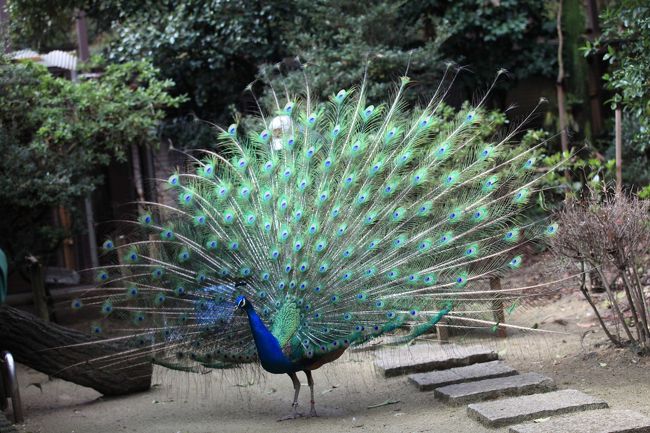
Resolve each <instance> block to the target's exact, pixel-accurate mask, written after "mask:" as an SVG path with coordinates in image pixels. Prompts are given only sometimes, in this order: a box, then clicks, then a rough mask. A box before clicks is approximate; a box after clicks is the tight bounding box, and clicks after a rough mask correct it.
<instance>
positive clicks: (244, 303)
mask: <svg viewBox="0 0 650 433" xmlns="http://www.w3.org/2000/svg"><path fill="white" fill-rule="evenodd" d="M237 306H238V307H239V308H244V307H245V306H246V299H245V298H241V299H240V300H239V302H238V303H237Z"/></svg>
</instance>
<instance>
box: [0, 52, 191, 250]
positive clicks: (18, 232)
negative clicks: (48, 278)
mask: <svg viewBox="0 0 650 433" xmlns="http://www.w3.org/2000/svg"><path fill="white" fill-rule="evenodd" d="M157 73H158V71H157V70H156V69H155V68H154V67H153V66H151V65H150V64H149V63H146V62H127V63H124V64H120V65H111V66H109V67H107V68H106V71H105V73H104V75H103V76H102V77H101V78H99V79H98V80H92V81H82V82H80V83H74V82H72V81H70V80H66V79H63V78H57V77H54V76H53V75H51V74H50V73H49V72H48V71H47V69H45V68H44V67H42V66H40V65H36V64H33V63H26V64H15V65H14V64H7V63H6V62H5V61H4V60H3V61H2V63H0V154H2V156H3V157H2V158H0V172H2V173H3V176H1V177H0V202H1V203H2V208H3V209H6V210H7V211H3V212H0V245H1V248H2V249H4V250H5V251H7V252H8V255H9V256H10V257H12V258H13V259H14V260H18V261H20V260H22V258H23V257H25V255H26V254H28V253H29V254H35V255H39V254H42V253H46V252H49V251H51V250H52V248H53V247H54V246H55V245H56V244H57V243H58V242H60V241H61V239H62V238H63V237H65V236H69V235H70V233H64V232H63V230H62V229H61V228H55V227H53V226H52V225H50V222H49V221H50V210H51V208H52V207H56V206H64V207H66V208H67V209H68V210H69V211H71V212H76V211H77V210H78V209H77V205H78V204H79V201H80V199H81V198H83V197H85V196H86V195H87V194H88V193H90V192H92V191H93V190H94V189H95V187H96V186H97V185H98V184H99V183H100V182H101V180H102V178H101V173H102V170H101V168H102V167H104V166H106V165H108V164H109V163H110V162H111V161H112V160H114V159H115V160H118V161H123V160H125V159H126V154H125V151H126V150H127V149H129V147H130V146H131V145H132V144H136V145H144V146H157V145H158V143H159V133H158V129H157V126H158V122H159V121H160V120H161V119H163V118H164V116H165V111H164V110H165V109H168V108H172V107H175V106H178V104H179V103H180V102H182V101H183V98H180V97H172V96H170V95H169V94H168V93H167V90H168V89H169V88H170V87H171V86H172V83H171V82H170V81H168V80H161V79H159V78H157ZM9 210H10V211H9ZM75 221H78V222H81V221H82V219H80V218H76V219H75Z"/></svg>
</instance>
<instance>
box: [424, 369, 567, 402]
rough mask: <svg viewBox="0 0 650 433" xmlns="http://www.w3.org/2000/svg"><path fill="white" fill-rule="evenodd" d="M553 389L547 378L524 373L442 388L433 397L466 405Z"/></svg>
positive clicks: (553, 386) (537, 374)
mask: <svg viewBox="0 0 650 433" xmlns="http://www.w3.org/2000/svg"><path fill="white" fill-rule="evenodd" d="M555 388H556V387H555V382H553V379H551V378H550V377H548V376H544V375H542V374H539V373H524V374H519V375H516V376H507V377H498V378H495V379H485V380H479V381H476V382H466V383H458V384H455V385H447V386H443V387H441V388H437V389H436V390H435V396H436V398H439V399H440V400H443V401H446V402H447V403H450V404H466V403H473V402H477V401H483V400H494V399H495V398H499V397H506V396H513V395H528V394H535V393H539V392H547V391H553V390H554V389H555Z"/></svg>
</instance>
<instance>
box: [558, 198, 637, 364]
mask: <svg viewBox="0 0 650 433" xmlns="http://www.w3.org/2000/svg"><path fill="white" fill-rule="evenodd" d="M558 220H559V223H560V227H562V230H561V232H560V233H558V236H556V237H554V238H553V239H552V240H551V246H552V249H553V251H554V252H555V253H556V254H557V255H558V256H559V257H560V258H562V259H564V260H565V261H567V262H568V263H569V264H570V265H571V266H577V267H578V268H579V270H580V272H581V273H582V280H581V281H582V282H581V285H580V290H581V292H582V294H583V295H584V297H585V298H586V299H587V301H588V302H589V304H590V305H591V307H592V308H593V310H594V313H595V314H596V317H597V318H598V321H599V322H600V325H601V327H602V328H603V330H604V331H605V333H606V334H607V337H608V338H609V339H610V340H611V341H612V343H613V344H615V345H616V346H617V347H623V346H630V347H631V348H633V349H635V350H637V351H638V352H644V353H650V328H649V327H648V323H649V322H650V315H649V314H648V299H647V296H646V293H644V283H643V281H644V278H645V275H646V272H647V271H648V270H649V269H648V268H649V267H648V257H647V255H648V251H649V248H650V203H649V202H648V201H644V200H640V199H639V198H638V197H627V196H625V195H623V194H617V195H614V194H612V193H610V192H607V191H606V192H604V193H603V194H600V195H599V194H596V193H595V192H594V191H593V190H592V191H591V196H590V197H589V198H588V199H585V200H582V201H578V200H573V201H571V202H569V203H568V204H567V205H566V206H565V208H564V209H563V210H562V211H560V212H559V218H558ZM588 272H595V273H596V274H597V276H598V277H599V279H600V281H601V282H602V285H603V288H604V289H605V296H606V298H607V301H606V303H605V305H606V306H607V308H609V309H611V312H612V314H611V315H605V314H604V311H603V307H602V305H603V304H602V303H599V302H597V300H596V296H597V295H594V294H593V293H590V292H589V291H588V290H587V286H586V274H587V273H588ZM608 316H609V318H611V320H610V319H609V318H608Z"/></svg>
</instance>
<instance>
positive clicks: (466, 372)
mask: <svg viewBox="0 0 650 433" xmlns="http://www.w3.org/2000/svg"><path fill="white" fill-rule="evenodd" d="M515 374H517V370H515V369H514V368H512V367H510V366H509V365H508V364H506V363H505V362H503V361H489V362H481V363H478V364H472V365H468V366H465V367H456V368H450V369H449V370H439V371H429V372H427V373H415V374H411V375H409V377H408V378H409V382H411V383H413V384H415V386H417V387H418V389H419V390H420V391H432V390H434V389H436V388H440V387H441V386H446V385H453V384H455V383H463V382H470V381H473V380H481V379H492V378H495V377H503V376H513V375H515Z"/></svg>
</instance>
